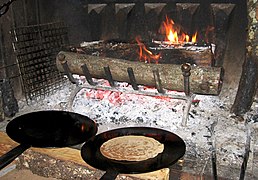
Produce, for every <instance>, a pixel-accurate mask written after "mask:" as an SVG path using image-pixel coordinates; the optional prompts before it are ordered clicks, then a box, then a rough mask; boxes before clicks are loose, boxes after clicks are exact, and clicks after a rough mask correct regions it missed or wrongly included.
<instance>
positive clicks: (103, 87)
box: [81, 83, 191, 100]
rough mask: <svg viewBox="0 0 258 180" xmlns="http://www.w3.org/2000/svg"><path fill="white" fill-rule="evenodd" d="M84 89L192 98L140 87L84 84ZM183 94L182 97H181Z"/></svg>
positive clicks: (177, 93)
mask: <svg viewBox="0 0 258 180" xmlns="http://www.w3.org/2000/svg"><path fill="white" fill-rule="evenodd" d="M81 86H82V88H88V89H96V90H107V91H114V92H122V93H128V94H138V95H146V96H160V97H169V98H174V99H181V100H188V99H189V98H190V97H191V96H190V97H189V96H185V95H183V94H182V93H179V92H174V91H167V92H166V93H164V94H163V93H159V92H154V91H148V90H145V88H144V87H141V86H140V87H139V89H138V90H133V89H130V88H128V87H119V86H116V87H110V86H106V85H101V83H98V84H97V85H96V86H91V85H90V84H87V83H85V84H83V85H81ZM180 94H182V95H180Z"/></svg>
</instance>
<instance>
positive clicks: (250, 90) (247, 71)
mask: <svg viewBox="0 0 258 180" xmlns="http://www.w3.org/2000/svg"><path fill="white" fill-rule="evenodd" d="M257 84H258V58H257V57H255V56H248V57H247V58H246V61H245V63H244V64H243V73H242V76H241V79H240V83H239V88H238V91H237V95H236V98H235V101H234V104H233V106H232V108H231V112H233V113H234V114H236V115H243V114H244V113H246V112H247V111H249V109H250V108H251V106H252V103H253V100H254V96H255V93H256V90H257Z"/></svg>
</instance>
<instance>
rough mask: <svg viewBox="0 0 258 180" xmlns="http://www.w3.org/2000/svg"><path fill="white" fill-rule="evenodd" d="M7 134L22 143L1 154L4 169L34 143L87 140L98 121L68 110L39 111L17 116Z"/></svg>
mask: <svg viewBox="0 0 258 180" xmlns="http://www.w3.org/2000/svg"><path fill="white" fill-rule="evenodd" d="M6 133H7V135H8V136H9V137H10V138H12V139H13V140H14V141H16V142H18V143H20V145H18V146H17V147H15V148H14V149H12V150H11V151H9V152H7V153H6V154H4V155H3V156H2V157H0V169H2V168H3V167H5V166H6V165H8V164H9V163H11V162H12V161H13V160H14V159H15V158H16V157H18V156H19V155H20V154H22V153H23V152H24V151H25V150H26V149H28V148H30V147H68V146H73V145H77V144H81V143H83V142H86V141H87V140H89V139H90V138H91V137H93V136H95V135H96V133H97V125H96V123H95V122H94V121H92V120H91V119H89V118H88V117H86V116H83V115H80V114H77V113H72V112H65V111H37V112H33V113H28V114H24V115H21V116H19V117H16V118H14V119H13V120H12V121H10V122H9V123H8V124H7V127H6Z"/></svg>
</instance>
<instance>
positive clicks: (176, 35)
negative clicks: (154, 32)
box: [160, 16, 197, 44]
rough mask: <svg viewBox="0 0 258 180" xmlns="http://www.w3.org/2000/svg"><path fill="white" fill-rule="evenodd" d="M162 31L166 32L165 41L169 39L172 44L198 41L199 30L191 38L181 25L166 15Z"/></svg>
mask: <svg viewBox="0 0 258 180" xmlns="http://www.w3.org/2000/svg"><path fill="white" fill-rule="evenodd" d="M160 33H161V34H165V35H166V38H165V41H169V42H170V43H171V44H179V43H180V44H181V43H183V42H190V39H191V42H193V43H194V42H196V38H197V32H196V33H195V34H194V35H193V36H192V37H191V38H190V36H189V35H188V34H186V33H184V32H183V31H182V29H181V27H180V26H178V25H176V24H175V22H174V21H173V20H172V19H170V18H168V16H166V20H165V21H163V22H162V24H161V27H160Z"/></svg>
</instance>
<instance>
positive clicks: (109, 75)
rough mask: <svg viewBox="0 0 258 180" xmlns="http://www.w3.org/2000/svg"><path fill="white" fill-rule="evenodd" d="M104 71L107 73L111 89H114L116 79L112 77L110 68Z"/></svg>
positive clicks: (105, 68) (107, 67)
mask: <svg viewBox="0 0 258 180" xmlns="http://www.w3.org/2000/svg"><path fill="white" fill-rule="evenodd" d="M104 71H105V75H106V78H107V80H108V82H109V85H110V86H111V87H114V86H115V82H114V79H113V77H112V74H111V71H110V68H109V66H106V67H104Z"/></svg>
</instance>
